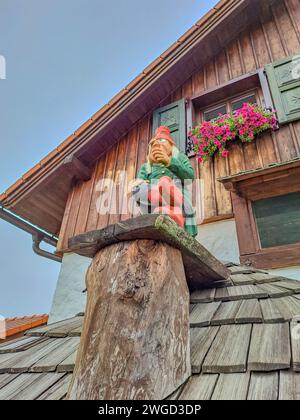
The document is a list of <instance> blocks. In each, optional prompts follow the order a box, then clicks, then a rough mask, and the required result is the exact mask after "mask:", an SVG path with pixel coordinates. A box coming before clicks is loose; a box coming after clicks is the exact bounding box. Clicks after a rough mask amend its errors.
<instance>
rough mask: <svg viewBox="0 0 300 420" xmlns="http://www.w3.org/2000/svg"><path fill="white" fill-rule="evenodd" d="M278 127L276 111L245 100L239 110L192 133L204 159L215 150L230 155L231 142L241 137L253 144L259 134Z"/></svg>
mask: <svg viewBox="0 0 300 420" xmlns="http://www.w3.org/2000/svg"><path fill="white" fill-rule="evenodd" d="M277 126H278V122H277V119H276V117H275V111H269V110H265V109H263V108H261V107H260V106H258V105H257V104H254V105H250V104H249V103H244V104H243V107H242V108H240V109H238V110H237V111H234V112H232V113H228V114H225V115H221V114H220V116H219V117H217V118H215V119H213V120H211V121H204V122H203V123H202V124H201V125H200V126H197V127H194V128H193V129H192V130H191V132H190V133H189V136H190V138H191V140H192V142H193V149H194V151H195V153H196V155H197V158H198V160H199V162H205V161H207V160H208V159H209V158H210V157H212V156H213V155H214V154H215V153H216V152H218V153H219V155H221V156H223V157H227V156H228V154H229V151H228V150H227V146H228V143H229V142H230V141H232V140H235V139H239V140H240V141H241V142H243V143H245V142H248V143H251V142H252V141H253V140H254V139H255V137H256V136H257V135H258V134H260V133H262V132H263V131H266V130H269V129H272V130H275V129H276V128H277Z"/></svg>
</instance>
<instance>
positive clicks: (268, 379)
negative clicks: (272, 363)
mask: <svg viewBox="0 0 300 420" xmlns="http://www.w3.org/2000/svg"><path fill="white" fill-rule="evenodd" d="M277 398H278V372H252V374H251V379H250V386H249V392H248V398H247V399H248V400H266V401H267V400H277Z"/></svg>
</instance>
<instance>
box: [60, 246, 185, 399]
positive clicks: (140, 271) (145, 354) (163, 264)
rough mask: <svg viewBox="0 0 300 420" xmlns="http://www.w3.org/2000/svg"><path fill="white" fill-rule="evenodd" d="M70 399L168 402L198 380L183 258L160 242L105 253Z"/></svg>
mask: <svg viewBox="0 0 300 420" xmlns="http://www.w3.org/2000/svg"><path fill="white" fill-rule="evenodd" d="M86 285H87V291H88V296H87V307H86V313H85V320H84V325H83V332H82V336H81V342H80V349H79V352H78V355H77V360H76V366H75V371H74V374H73V379H72V382H71V385H70V388H69V393H68V398H69V399H78V400H84V399H87V400H95V399H100V400H103V399H107V400H115V399H135V400H137V399H158V400H160V399H163V398H165V397H167V396H168V395H170V394H171V393H172V392H173V391H175V390H176V389H177V388H178V387H179V386H180V385H181V384H182V383H184V382H185V381H186V380H187V378H188V377H189V376H190V374H191V367H190V346H189V291H188V287H187V283H186V278H185V272H184V266H183V261H182V256H181V252H180V251H179V250H178V249H175V248H173V247H171V246H170V245H168V244H166V243H163V242H157V241H153V240H133V241H127V242H119V243H116V244H113V245H110V246H107V247H105V248H103V249H101V250H100V251H99V252H98V253H97V254H96V255H95V257H94V259H93V261H92V263H91V266H90V268H89V270H88V273H87V276H86Z"/></svg>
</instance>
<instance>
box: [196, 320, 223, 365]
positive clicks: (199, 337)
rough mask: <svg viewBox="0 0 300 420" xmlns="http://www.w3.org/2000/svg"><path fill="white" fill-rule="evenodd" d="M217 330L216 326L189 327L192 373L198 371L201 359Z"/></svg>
mask: <svg viewBox="0 0 300 420" xmlns="http://www.w3.org/2000/svg"><path fill="white" fill-rule="evenodd" d="M218 331H219V328H218V327H207V328H192V329H191V343H190V348H191V365H192V372H193V373H200V371H201V366H202V363H203V360H204V358H205V356H206V353H207V351H208V350H209V348H210V346H211V344H212V342H213V340H214V338H215V336H216V334H217V332H218Z"/></svg>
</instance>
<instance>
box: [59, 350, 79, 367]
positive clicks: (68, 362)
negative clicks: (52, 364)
mask: <svg viewBox="0 0 300 420" xmlns="http://www.w3.org/2000/svg"><path fill="white" fill-rule="evenodd" d="M77 351H78V350H75V351H73V352H72V353H71V354H70V355H69V356H68V357H67V358H66V359H65V360H63V361H62V362H61V363H60V364H59V365H58V366H57V369H56V371H57V372H73V370H74V366H75V361H76V356H77Z"/></svg>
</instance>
